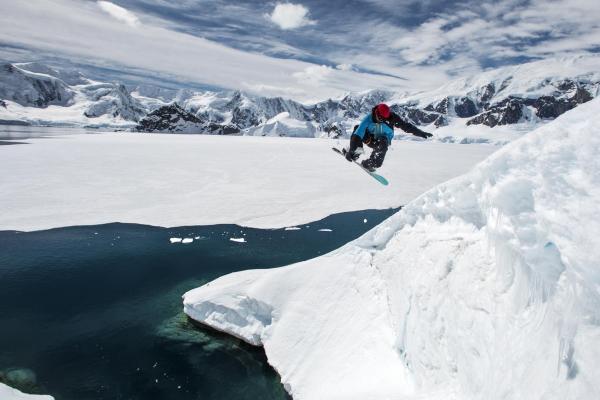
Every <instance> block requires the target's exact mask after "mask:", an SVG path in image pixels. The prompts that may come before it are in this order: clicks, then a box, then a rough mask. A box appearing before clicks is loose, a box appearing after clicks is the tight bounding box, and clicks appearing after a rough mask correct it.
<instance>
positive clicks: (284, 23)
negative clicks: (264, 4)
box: [268, 3, 315, 29]
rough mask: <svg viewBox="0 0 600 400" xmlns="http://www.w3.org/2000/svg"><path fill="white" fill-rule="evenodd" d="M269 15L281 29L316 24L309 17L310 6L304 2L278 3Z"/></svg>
mask: <svg viewBox="0 0 600 400" xmlns="http://www.w3.org/2000/svg"><path fill="white" fill-rule="evenodd" d="M268 17H269V19H270V20H271V21H272V22H273V23H275V24H276V25H277V26H279V27H280V28H281V29H297V28H300V27H302V26H306V25H313V24H315V22H314V21H311V20H310V19H309V18H308V8H306V7H304V6H303V5H302V4H292V3H278V4H277V5H275V8H274V9H273V12H272V13H271V14H270V15H268Z"/></svg>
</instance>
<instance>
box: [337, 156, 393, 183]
mask: <svg viewBox="0 0 600 400" xmlns="http://www.w3.org/2000/svg"><path fill="white" fill-rule="evenodd" d="M331 150H333V151H335V152H336V153H338V154H339V155H340V156H342V157H344V160H345V159H346V156H345V155H344V153H343V152H342V151H341V150H340V149H338V148H335V147H332V148H331ZM354 164H356V165H358V166H359V167H360V169H362V170H363V171H365V172H366V173H367V174H369V175H371V176H372V177H373V178H374V179H375V180H376V181H377V182H379V183H381V184H382V185H384V186H387V185H389V184H390V183H389V182H388V180H387V179H385V178H384V177H383V176H381V175H379V174H376V173H375V172H371V171H369V170H368V169H366V168H365V167H363V166H362V165H361V164H360V163H359V162H357V161H354Z"/></svg>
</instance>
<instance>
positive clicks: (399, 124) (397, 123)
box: [389, 112, 433, 139]
mask: <svg viewBox="0 0 600 400" xmlns="http://www.w3.org/2000/svg"><path fill="white" fill-rule="evenodd" d="M389 121H390V122H391V123H392V125H393V126H394V127H395V128H400V129H402V130H403V131H404V132H407V133H412V134H413V135H415V136H419V137H422V138H423V139H427V138H429V137H432V136H433V135H432V134H431V133H427V132H424V131H422V130H420V129H419V128H417V127H416V126H414V125H413V124H411V123H409V122H406V121H405V120H403V119H402V118H400V116H399V115H398V114H396V113H394V112H393V113H392V115H390V118H389Z"/></svg>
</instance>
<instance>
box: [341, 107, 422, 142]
mask: <svg viewBox="0 0 600 400" xmlns="http://www.w3.org/2000/svg"><path fill="white" fill-rule="evenodd" d="M394 128H400V129H402V130H403V131H405V132H408V133H412V134H413V135H415V136H419V137H422V138H424V139H427V138H428V137H431V133H427V132H423V131H422V130H420V129H419V128H417V127H416V126H414V125H413V124H411V123H409V122H406V121H405V120H403V119H402V118H401V117H400V116H399V115H398V114H396V113H395V112H392V113H391V114H390V116H389V118H387V119H385V120H383V121H382V122H375V107H373V110H371V112H370V113H369V115H367V116H366V117H365V118H364V119H363V120H362V122H361V123H360V125H359V126H358V128H356V130H355V131H354V132H353V133H352V134H353V135H357V136H358V137H360V140H363V138H364V137H365V135H366V134H367V133H369V134H371V135H373V136H375V139H379V138H380V137H382V136H385V137H386V138H387V141H388V145H391V144H392V140H393V139H394Z"/></svg>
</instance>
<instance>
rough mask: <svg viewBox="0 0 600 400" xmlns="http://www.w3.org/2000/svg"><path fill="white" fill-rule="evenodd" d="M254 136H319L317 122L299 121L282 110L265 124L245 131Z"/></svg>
mask: <svg viewBox="0 0 600 400" xmlns="http://www.w3.org/2000/svg"><path fill="white" fill-rule="evenodd" d="M245 134H247V135H252V136H290V137H315V136H318V131H317V128H316V124H315V123H313V122H310V121H299V120H297V119H294V118H292V117H290V113H289V112H282V113H280V114H277V115H276V116H274V117H273V118H271V119H269V120H268V121H267V122H266V123H265V124H263V125H260V126H257V127H254V128H250V129H248V131H247V132H246V133H245Z"/></svg>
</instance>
